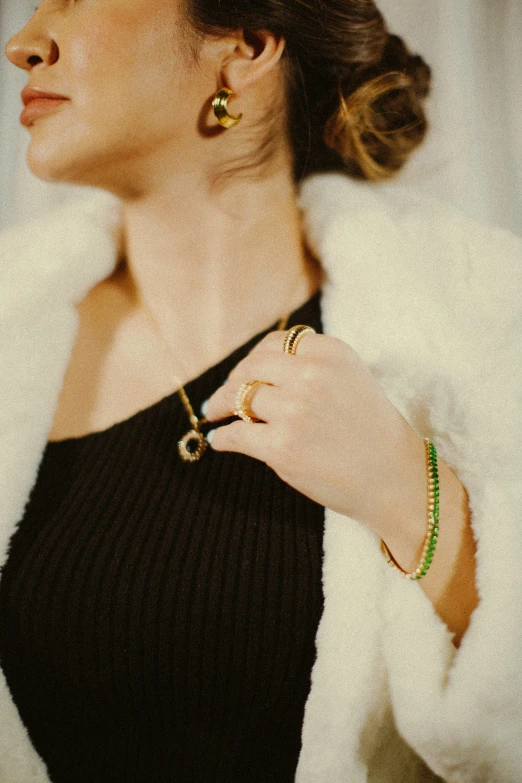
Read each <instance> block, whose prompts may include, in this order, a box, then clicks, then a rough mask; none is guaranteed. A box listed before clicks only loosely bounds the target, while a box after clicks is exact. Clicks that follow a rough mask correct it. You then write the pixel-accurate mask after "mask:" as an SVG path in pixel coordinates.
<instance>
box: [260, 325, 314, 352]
mask: <svg viewBox="0 0 522 783" xmlns="http://www.w3.org/2000/svg"><path fill="white" fill-rule="evenodd" d="M289 331H290V330H289V329H286V330H285V331H276V332H269V333H268V334H267V335H265V337H263V339H262V340H260V341H259V342H258V343H257V344H256V345H255V346H254V348H253V349H252V350H251V351H250V354H249V355H252V354H254V353H262V352H263V351H270V352H275V353H278V352H279V353H284V351H283V346H284V343H285V339H286V335H287V334H288V332H289ZM316 338H322V339H324V338H325V335H324V334H314V333H313V332H306V333H305V334H303V336H302V337H300V338H299V340H298V345H297V351H299V353H300V354H302V353H303V351H304V352H305V353H308V354H310V353H311V352H312V353H313V352H316V351H317V349H318V347H320V345H321V342H322V339H319V340H317V339H316ZM326 339H327V340H328V338H326ZM297 351H296V354H286V355H287V356H291V355H294V356H295V355H297Z"/></svg>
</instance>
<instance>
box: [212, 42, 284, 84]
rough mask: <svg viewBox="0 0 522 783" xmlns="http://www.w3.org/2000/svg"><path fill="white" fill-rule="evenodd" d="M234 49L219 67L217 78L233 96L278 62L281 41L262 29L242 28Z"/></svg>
mask: <svg viewBox="0 0 522 783" xmlns="http://www.w3.org/2000/svg"><path fill="white" fill-rule="evenodd" d="M235 40H236V45H235V47H234V51H233V52H232V53H231V54H229V55H228V56H227V58H226V59H225V60H224V62H223V63H222V66H221V74H220V76H221V80H222V81H223V83H224V85H225V86H226V87H229V88H230V89H231V90H233V91H234V92H235V93H236V95H241V93H242V92H243V91H244V90H245V89H246V88H247V87H250V86H251V85H252V84H255V83H256V82H259V81H260V80H261V79H262V78H263V77H264V76H265V75H266V74H268V73H269V72H270V71H272V70H273V69H274V68H275V67H276V66H277V64H278V63H279V61H280V59H281V57H282V54H283V52H284V49H285V43H286V42H285V40H284V38H281V37H280V36H277V35H275V34H274V33H271V32H268V31H266V30H256V31H250V30H242V31H241V34H240V35H239V34H238V37H237V38H236V39H235Z"/></svg>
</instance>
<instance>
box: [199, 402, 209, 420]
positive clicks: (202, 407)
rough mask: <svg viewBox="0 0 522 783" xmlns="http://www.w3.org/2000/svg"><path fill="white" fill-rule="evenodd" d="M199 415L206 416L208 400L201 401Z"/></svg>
mask: <svg viewBox="0 0 522 783" xmlns="http://www.w3.org/2000/svg"><path fill="white" fill-rule="evenodd" d="M200 410H201V415H202V416H206V415H207V413H208V400H205V401H204V402H202V403H201V409H200Z"/></svg>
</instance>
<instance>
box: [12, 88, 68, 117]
mask: <svg viewBox="0 0 522 783" xmlns="http://www.w3.org/2000/svg"><path fill="white" fill-rule="evenodd" d="M68 100H69V98H67V97H66V96H65V95H59V94H58V93H55V92H47V91H45V90H38V89H36V88H34V87H25V89H23V90H22V101H23V104H24V106H25V109H24V110H23V112H22V114H21V115H20V122H21V123H22V125H26V126H28V125H31V124H32V123H33V122H34V120H35V119H36V118H37V117H40V116H41V115H42V114H47V113H48V112H49V111H53V110H54V109H56V108H57V107H58V106H61V105H62V104H63V103H64V102H65V101H68Z"/></svg>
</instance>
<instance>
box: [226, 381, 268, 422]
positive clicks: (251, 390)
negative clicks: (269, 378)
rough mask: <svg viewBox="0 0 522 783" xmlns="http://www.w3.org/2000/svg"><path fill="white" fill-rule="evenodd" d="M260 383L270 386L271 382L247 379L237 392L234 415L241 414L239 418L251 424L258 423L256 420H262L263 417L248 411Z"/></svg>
mask: <svg viewBox="0 0 522 783" xmlns="http://www.w3.org/2000/svg"><path fill="white" fill-rule="evenodd" d="M259 384H264V385H265V386H270V384H269V383H266V381H247V382H246V383H243V384H242V385H241V386H240V387H239V389H238V392H237V394H236V404H235V410H234V415H235V416H239V418H240V419H243V421H248V422H250V424H256V422H259V421H261V419H256V418H255V416H254V415H253V414H252V411H250V412H249V411H248V406H249V405H250V404H251V403H252V399H253V397H254V394H255V388H256V386H258V385H259Z"/></svg>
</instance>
